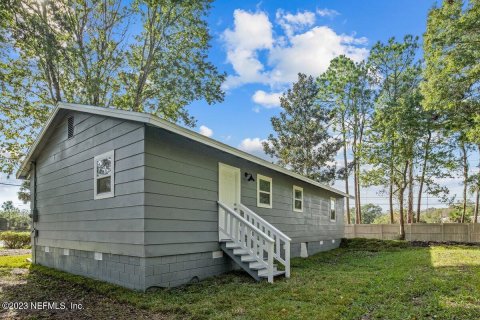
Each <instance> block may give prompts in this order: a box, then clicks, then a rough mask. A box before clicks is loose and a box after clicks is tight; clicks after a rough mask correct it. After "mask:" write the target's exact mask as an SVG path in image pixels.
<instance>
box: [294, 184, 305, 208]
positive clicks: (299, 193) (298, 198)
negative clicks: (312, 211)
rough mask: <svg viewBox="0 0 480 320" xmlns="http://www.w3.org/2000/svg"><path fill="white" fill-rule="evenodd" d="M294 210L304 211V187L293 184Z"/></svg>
mask: <svg viewBox="0 0 480 320" xmlns="http://www.w3.org/2000/svg"><path fill="white" fill-rule="evenodd" d="M293 211H297V212H303V188H301V187H297V186H293Z"/></svg>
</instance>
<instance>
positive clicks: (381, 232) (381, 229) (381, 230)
mask: <svg viewBox="0 0 480 320" xmlns="http://www.w3.org/2000/svg"><path fill="white" fill-rule="evenodd" d="M380 234H381V238H380V239H382V240H385V239H384V238H383V224H381V225H380Z"/></svg>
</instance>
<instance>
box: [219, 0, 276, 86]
mask: <svg viewBox="0 0 480 320" xmlns="http://www.w3.org/2000/svg"><path fill="white" fill-rule="evenodd" d="M233 17H234V28H233V30H231V29H226V30H225V31H224V33H223V40H224V41H225V44H226V46H227V61H228V62H229V63H231V64H232V67H233V69H234V70H235V72H236V73H237V75H236V76H233V77H232V76H231V77H228V79H227V81H226V82H225V84H224V87H225V88H227V89H228V88H230V87H235V86H238V85H241V84H243V83H246V82H263V81H265V80H266V78H265V75H262V71H263V64H262V63H261V62H260V61H259V60H258V54H257V51H258V50H263V49H270V48H271V47H272V45H273V35H272V24H271V22H270V20H269V19H268V16H267V14H266V13H264V12H257V13H250V12H247V11H244V10H241V9H237V10H235V11H234V13H233Z"/></svg>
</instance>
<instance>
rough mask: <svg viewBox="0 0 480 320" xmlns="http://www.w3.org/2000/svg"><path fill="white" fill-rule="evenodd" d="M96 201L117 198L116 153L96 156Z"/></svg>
mask: <svg viewBox="0 0 480 320" xmlns="http://www.w3.org/2000/svg"><path fill="white" fill-rule="evenodd" d="M93 172H94V175H95V176H94V179H93V180H94V187H93V188H94V192H95V193H94V199H104V198H111V197H113V196H115V152H114V151H113V150H112V151H109V152H107V153H104V154H101V155H99V156H96V157H95V159H94V170H93Z"/></svg>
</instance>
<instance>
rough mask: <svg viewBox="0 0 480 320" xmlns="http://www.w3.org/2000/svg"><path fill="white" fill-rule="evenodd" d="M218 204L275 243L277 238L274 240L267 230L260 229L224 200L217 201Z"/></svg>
mask: <svg viewBox="0 0 480 320" xmlns="http://www.w3.org/2000/svg"><path fill="white" fill-rule="evenodd" d="M217 203H218V205H219V206H220V207H222V209H223V210H226V211H228V212H229V213H230V214H232V215H233V216H234V217H236V218H237V219H239V220H241V221H242V222H243V223H245V224H246V225H248V226H249V227H250V228H252V229H253V230H254V231H255V232H257V233H258V234H259V235H260V236H261V237H262V238H264V239H265V240H267V241H268V242H270V243H274V242H275V240H273V239H272V238H271V237H269V236H268V235H267V234H265V232H263V231H262V230H260V229H259V228H257V227H256V226H255V225H254V224H253V223H251V222H250V221H248V220H247V219H245V218H244V217H242V216H241V215H239V214H238V213H236V212H235V211H233V210H232V209H230V208H229V207H228V206H227V205H225V204H223V203H222V202H220V201H217Z"/></svg>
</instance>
